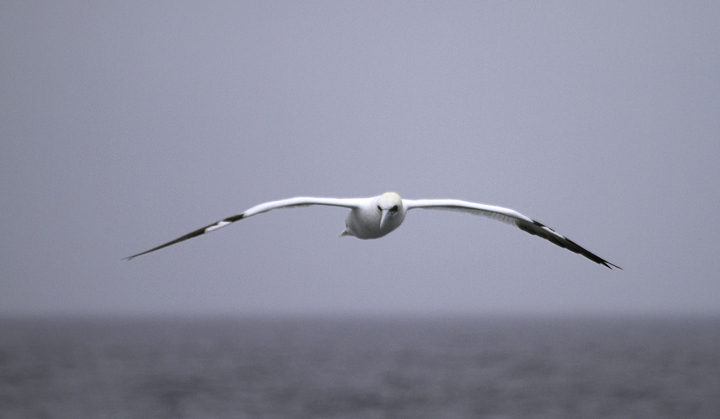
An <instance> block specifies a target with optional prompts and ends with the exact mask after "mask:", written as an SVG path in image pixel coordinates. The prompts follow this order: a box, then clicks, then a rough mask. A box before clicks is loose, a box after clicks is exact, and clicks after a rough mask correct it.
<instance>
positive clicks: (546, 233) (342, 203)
mask: <svg viewBox="0 0 720 419" xmlns="http://www.w3.org/2000/svg"><path fill="white" fill-rule="evenodd" d="M310 205H326V206H331V207H343V208H348V209H350V212H349V213H348V215H347V217H346V218H345V230H343V231H342V233H340V236H341V237H342V236H352V237H356V238H358V239H363V240H369V239H378V238H380V237H383V236H385V235H387V234H389V233H391V232H392V231H394V230H395V229H397V228H398V227H400V225H401V224H402V223H403V221H404V220H405V215H406V214H407V212H408V211H410V210H412V209H429V210H445V211H457V212H464V213H469V214H472V215H479V216H483V217H488V218H491V219H494V220H498V221H501V222H504V223H506V224H510V225H515V226H516V227H518V228H520V230H523V231H525V232H526V233H530V234H532V235H535V236H538V237H541V238H543V239H546V240H548V241H550V242H551V243H554V244H556V245H558V246H560V247H563V248H565V249H568V250H570V251H571V252H575V253H578V254H580V255H582V256H585V257H586V258H588V259H590V260H591V261H593V262H595V263H598V264H601V265H604V266H605V267H607V268H610V269H611V270H612V268H613V267H614V268H617V269H622V268H621V267H619V266H617V265H615V264H613V263H610V262H608V261H607V260H605V259H603V258H601V257H599V256H597V255H595V254H594V253H592V252H590V251H588V250H587V249H585V248H583V247H582V246H580V245H578V244H577V243H575V242H574V241H572V240H570V239H569V238H567V237H565V236H563V235H561V234H559V233H557V232H556V231H555V230H553V229H552V228H550V227H547V226H545V225H544V224H542V223H540V222H538V221H535V220H533V219H531V218H529V217H526V216H524V215H522V214H520V213H519V212H517V211H515V210H512V209H510V208H503V207H498V206H493V205H485V204H478V203H475V202H468V201H462V200H458V199H402V198H400V195H398V194H397V193H395V192H386V193H384V194H382V195H379V196H374V197H371V198H312V197H296V198H288V199H282V200H279V201H271V202H265V203H262V204H259V205H256V206H254V207H252V208H249V209H247V210H245V211H244V212H242V213H240V214H237V215H233V216H232V217H227V218H224V219H222V220H220V221H218V222H215V223H212V224H210V225H207V226H205V227H202V228H200V229H197V230H195V231H192V232H190V233H188V234H186V235H184V236H181V237H178V238H177V239H175V240H172V241H169V242H167V243H164V244H161V245H160V246H157V247H153V248H152V249H150V250H146V251H144V252H140V253H137V254H134V255H132V256H128V257H126V258H123V259H124V260H131V259H133V258H136V257H138V256H141V255H144V254H147V253H150V252H154V251H156V250H160V249H162V248H165V247H168V246H171V245H173V244H176V243H180V242H182V241H185V240H188V239H191V238H193V237H197V236H200V235H203V234H206V233H210V232H213V231H215V230H218V229H220V228H223V227H227V226H228V225H230V224H232V223H234V222H236V221H240V220H243V219H245V218H249V217H252V216H253V215H258V214H262V213H265V212H268V211H271V210H274V209H278V208H293V207H306V206H310Z"/></svg>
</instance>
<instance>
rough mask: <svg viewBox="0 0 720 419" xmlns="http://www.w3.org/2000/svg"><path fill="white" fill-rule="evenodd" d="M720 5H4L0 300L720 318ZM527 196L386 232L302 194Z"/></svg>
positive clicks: (93, 307) (429, 216) (75, 306)
mask: <svg viewBox="0 0 720 419" xmlns="http://www.w3.org/2000/svg"><path fill="white" fill-rule="evenodd" d="M719 18H720V7H718V5H717V4H716V3H714V2H693V3H691V4H687V3H682V4H680V3H677V2H653V3H652V4H650V3H642V2H633V3H627V2H603V3H601V4H575V3H573V2H544V3H543V4H535V3H532V2H519V3H506V2H456V3H451V4H447V3H442V4H441V3H435V2H371V1H369V2H282V1H280V2H211V3H202V4H200V3H193V2H134V1H128V2H121V3H92V2H73V1H65V2H48V3H42V2H39V3H38V2H8V3H5V4H4V5H3V12H2V13H1V14H0V31H1V33H0V38H1V39H2V41H1V42H0V60H2V62H3V65H2V68H1V69H0V89H2V99H1V101H0V106H2V112H0V136H1V137H2V143H1V145H0V151H1V152H0V159H1V160H0V162H1V163H0V197H1V198H0V223H2V225H3V234H2V235H0V246H1V249H2V252H1V253H0V275H1V277H0V312H2V313H5V314H55V313H65V314H107V313H110V314H138V313H155V314H180V313H182V314H197V313H200V314H221V315H246V314H291V315H294V314H303V313H313V314H317V313H349V314H370V315H376V314H379V315H383V314H393V313H401V314H410V315H414V314H423V313H450V314H458V313H460V314H487V313H591V314H596V313H652V314H657V313H670V314H672V313H713V314H718V313H720V305H718V304H717V301H718V297H720V281H718V272H719V271H720V258H719V257H718V248H719V241H718V236H719V235H720V227H719V226H718V223H716V222H715V221H714V216H715V213H716V211H717V209H718V208H719V207H720V183H718V181H717V180H718V179H719V178H720V164H718V156H720V141H718V134H719V133H720V118H718V109H720V72H718V71H717V70H718V68H720V47H719V45H718V40H719V39H720V27H719V26H718V25H717V22H718V19H719ZM385 191H396V192H398V193H399V194H400V195H401V196H403V197H406V198H411V199H420V198H457V199H463V200H468V201H475V202H481V203H486V204H492V205H499V206H506V207H510V208H513V209H515V210H517V211H519V212H521V213H523V214H525V215H527V216H529V217H532V218H534V219H537V220H539V221H541V222H542V223H544V224H546V225H548V226H551V227H553V228H554V229H555V230H557V231H558V232H560V233H561V234H564V235H566V236H568V237H570V238H572V239H573V240H574V241H576V242H577V243H579V244H581V245H582V246H584V247H586V248H587V249H589V250H590V251H592V252H594V253H596V254H598V255H600V256H601V257H603V258H605V259H607V260H609V261H611V262H612V263H614V264H617V265H619V266H621V267H623V268H624V271H615V272H613V271H610V270H608V269H605V268H603V267H602V266H599V265H595V264H593V263H592V262H590V261H588V260H586V259H585V258H583V257H580V256H578V255H575V254H573V253H571V252H568V251H565V250H563V249H560V248H558V247H556V246H553V245H552V244H549V243H547V242H545V241H543V240H539V239H537V238H534V237H532V236H529V235H527V234H525V233H523V232H522V231H520V230H518V229H515V228H512V227H509V226H507V225H503V224H501V223H497V222H494V221H492V220H488V219H484V218H477V217H471V216H468V215H465V214H456V213H441V212H427V211H426V212H423V211H416V212H411V213H410V214H409V215H408V218H407V219H406V222H405V223H404V225H403V226H402V228H400V229H399V230H398V231H396V232H394V233H393V234H392V235H390V236H387V237H385V238H383V239H382V240H374V241H360V240H356V239H353V238H342V239H340V238H338V237H337V235H338V234H339V233H340V232H341V231H342V230H343V228H344V219H345V215H346V212H345V211H344V210H342V209H337V208H319V207H313V208H304V209H296V210H288V211H281V212H271V213H268V214H264V215H262V216H260V217H256V218H252V219H248V220H244V221H243V222H241V223H238V224H236V225H233V226H232V227H229V228H226V229H223V230H222V231H219V232H217V233H214V234H213V235H210V236H204V237H201V238H198V239H194V240H192V241H189V242H185V243H182V244H180V245H177V246H173V247H171V248H168V249H164V250H162V251H160V252H157V253H153V254H151V255H146V256H143V257H142V258H138V259H135V260H133V261H132V262H124V261H121V258H123V257H125V256H128V255H131V254H134V253H137V252H140V251H143V250H146V249H149V248H151V247H154V246H156V245H159V244H161V243H164V242H166V241H168V240H171V239H174V238H176V237H178V236H180V235H183V234H185V233H187V232H189V231H192V230H195V229H197V228H199V227H201V226H204V225H207V224H210V223H212V222H214V221H217V220H219V219H222V218H224V217H227V216H230V215H234V214H237V213H240V212H242V211H244V210H245V209H247V208H249V207H251V206H253V205H256V204H258V203H261V202H265V201H269V200H275V199H282V198H288V197H293V196H329V197H365V196H374V195H379V194H381V193H383V192H385Z"/></svg>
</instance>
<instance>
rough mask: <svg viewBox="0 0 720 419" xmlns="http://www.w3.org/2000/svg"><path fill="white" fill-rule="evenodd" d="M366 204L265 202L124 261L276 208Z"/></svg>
mask: <svg viewBox="0 0 720 419" xmlns="http://www.w3.org/2000/svg"><path fill="white" fill-rule="evenodd" d="M366 202H367V199H363V198H349V199H337V198H308V197H299V198H289V199H283V200H280V201H272V202H265V203H264V204H260V205H256V206H254V207H252V208H250V209H247V210H246V211H245V212H243V213H242V214H237V215H233V216H232V217H228V218H225V219H222V220H220V221H218V222H216V223H212V224H210V225H208V226H205V227H203V228H200V229H197V230H195V231H192V232H190V233H188V234H186V235H184V236H182V237H178V238H177V239H175V240H172V241H169V242H167V243H165V244H161V245H160V246H158V247H153V248H152V249H150V250H146V251H144V252H141V253H138V254H136V255H132V256H128V257H126V258H124V259H125V260H130V259H132V258H134V257H137V256H140V255H144V254H146V253H150V252H154V251H156V250H159V249H162V248H163V247H168V246H170V245H173V244H175V243H180V242H181V241H185V240H187V239H192V238H193V237H197V236H200V235H202V234H205V233H209V232H211V231H215V230H217V229H219V228H222V227H225V226H227V225H230V224H232V223H234V222H235V221H239V220H242V219H243V218H248V217H251V216H253V215H257V214H262V213H263V212H268V211H270V210H274V209H278V208H292V207H306V206H310V205H328V206H332V207H345V208H351V209H352V208H358V207H360V206H362V205H363V204H364V203H366Z"/></svg>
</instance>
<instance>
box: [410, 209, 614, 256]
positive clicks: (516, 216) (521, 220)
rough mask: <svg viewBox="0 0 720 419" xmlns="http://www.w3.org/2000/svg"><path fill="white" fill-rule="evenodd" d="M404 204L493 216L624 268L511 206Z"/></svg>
mask: <svg viewBox="0 0 720 419" xmlns="http://www.w3.org/2000/svg"><path fill="white" fill-rule="evenodd" d="M403 206H404V207H405V208H406V209H408V210H410V209H413V208H423V209H434V210H446V211H459V212H467V213H470V214H474V215H481V216H483V217H489V218H493V219H495V220H498V221H502V222H504V223H507V224H514V225H516V226H517V227H519V228H520V229H521V230H523V231H525V232H528V233H530V234H532V235H535V236H539V237H542V238H543V239H545V240H548V241H550V242H552V243H554V244H556V245H558V246H560V247H564V248H566V249H568V250H570V251H572V252H575V253H579V254H581V255H583V256H585V257H586V258H588V259H590V260H592V261H593V262H595V263H599V264H601V265H605V266H606V267H608V268H610V269H612V268H613V267H615V268H618V269H622V268H621V267H619V266H617V265H615V264H613V263H610V262H608V261H607V260H605V259H603V258H601V257H600V256H597V255H595V254H594V253H592V252H590V251H588V250H587V249H585V248H583V247H582V246H580V245H579V244H577V243H575V242H574V241H572V240H570V239H569V238H567V237H565V236H563V235H561V234H559V233H557V232H556V231H555V230H553V229H552V228H550V227H547V226H545V225H543V224H541V223H539V222H537V221H535V220H533V219H531V218H529V217H526V216H524V215H522V214H520V213H519V212H517V211H514V210H511V209H509V208H503V207H496V206H492V205H483V204H477V203H474V202H467V201H460V200H457V199H418V200H410V199H403Z"/></svg>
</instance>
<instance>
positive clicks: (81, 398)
mask: <svg viewBox="0 0 720 419" xmlns="http://www.w3.org/2000/svg"><path fill="white" fill-rule="evenodd" d="M329 417H333V418H334V417H337V418H472V417H483V418H720V319H718V318H704V319H703V318H684V319H674V320H671V319H660V318H632V317H629V318H612V319H608V318H596V319H590V318H583V319H576V318H557V317H556V318H550V317H546V318H541V319H533V318H530V317H527V318H493V319H481V318H464V319H463V318H455V319H450V318H446V319H427V318H426V319H400V318H396V319H349V318H345V319H336V320H333V319H328V318H303V319H270V318H264V319H263V318H255V319H157V318H155V319H151V318H147V319H61V320H57V319H56V320H53V319H4V320H0V418H3V419H4V418H329Z"/></svg>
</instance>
